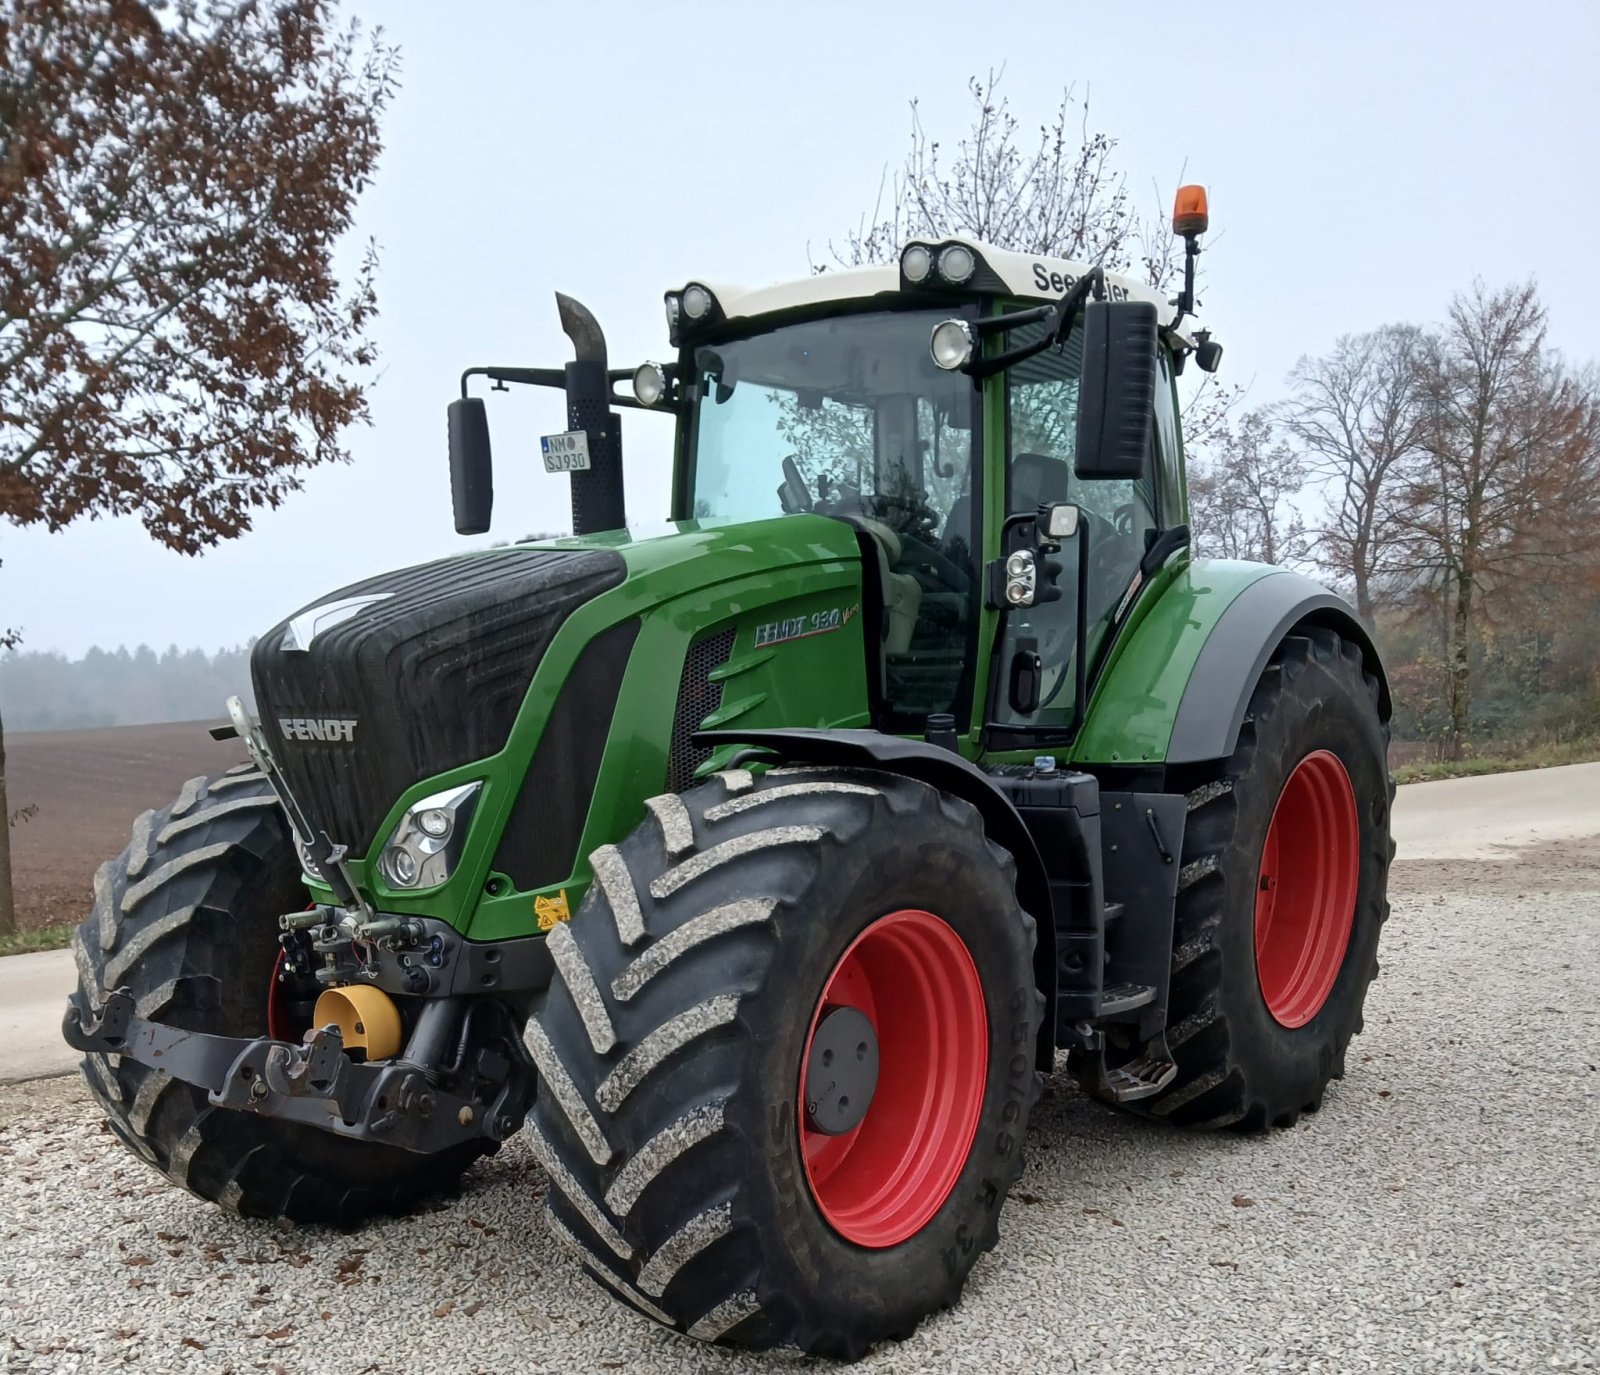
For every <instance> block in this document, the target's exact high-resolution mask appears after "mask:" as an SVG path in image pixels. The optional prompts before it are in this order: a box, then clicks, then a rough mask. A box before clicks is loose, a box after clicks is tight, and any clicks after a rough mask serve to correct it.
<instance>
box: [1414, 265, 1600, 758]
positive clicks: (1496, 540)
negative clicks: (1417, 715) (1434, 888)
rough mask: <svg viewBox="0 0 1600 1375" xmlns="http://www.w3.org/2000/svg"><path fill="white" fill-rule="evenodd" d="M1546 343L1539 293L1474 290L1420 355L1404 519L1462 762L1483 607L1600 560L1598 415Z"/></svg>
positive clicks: (1586, 382) (1504, 604) (1528, 286)
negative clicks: (1415, 449)
mask: <svg viewBox="0 0 1600 1375" xmlns="http://www.w3.org/2000/svg"><path fill="white" fill-rule="evenodd" d="M1544 340H1545V310H1544V306H1543V305H1542V303H1541V302H1540V300H1539V297H1538V292H1537V290H1536V288H1535V287H1534V285H1533V284H1532V283H1531V282H1530V283H1525V284H1523V285H1520V286H1511V287H1506V288H1503V289H1501V290H1498V291H1490V290H1489V289H1488V288H1487V287H1485V286H1484V284H1483V283H1482V282H1475V283H1474V284H1473V287H1472V289H1471V291H1469V292H1464V293H1460V294H1458V295H1457V296H1456V297H1455V299H1454V301H1453V302H1452V303H1451V307H1450V314H1449V318H1448V320H1447V322H1446V324H1445V327H1444V329H1443V331H1442V332H1441V333H1440V335H1439V336H1438V337H1437V338H1436V339H1432V340H1430V341H1429V342H1428V345H1427V347H1426V349H1425V351H1424V355H1423V370H1422V378H1423V396H1424V404H1425V406H1426V416H1425V428H1424V432H1423V437H1422V442H1423V445H1424V448H1425V450H1426V460H1425V463H1424V464H1423V465H1422V469H1421V471H1420V472H1419V473H1418V475H1417V476H1416V478H1415V480H1414V481H1413V482H1412V483H1411V485H1410V488H1409V491H1408V493H1407V505H1406V508H1405V510H1404V511H1403V512H1402V513H1401V514H1400V516H1399V517H1398V519H1399V520H1400V522H1401V524H1402V526H1403V528H1404V530H1405V535H1406V539H1407V542H1408V546H1409V553H1410V558H1411V567H1412V571H1413V575H1414V576H1415V577H1417V578H1418V579H1420V581H1421V583H1422V585H1423V586H1424V587H1426V588H1428V589H1429V590H1431V591H1432V593H1433V594H1434V595H1435V596H1436V597H1437V598H1438V599H1439V600H1440V602H1441V603H1442V606H1443V608H1444V609H1445V611H1446V614H1447V624H1448V626H1449V632H1448V634H1449V661H1450V728H1449V738H1448V742H1447V745H1448V749H1449V752H1450V753H1451V755H1452V756H1459V754H1460V752H1461V749H1462V746H1463V744H1464V742H1465V741H1466V739H1467V736H1468V734H1469V731H1470V728H1471V720H1472V717H1471V711H1472V663H1473V649H1474V647H1475V645H1476V643H1477V641H1478V638H1479V635H1480V633H1481V629H1482V626H1483V624H1484V621H1485V613H1486V609H1487V608H1486V602H1487V601H1488V600H1489V598H1488V597H1486V595H1485V594H1489V593H1492V594H1493V600H1494V601H1495V602H1496V603H1497V604H1498V605H1499V606H1500V607H1501V608H1502V609H1503V610H1504V609H1509V608H1511V607H1514V606H1515V605H1516V604H1517V603H1518V601H1519V593H1523V594H1526V592H1527V591H1529V590H1531V589H1539V588H1543V587H1545V586H1548V585H1549V584H1550V583H1551V582H1557V581H1562V580H1565V579H1568V578H1569V577H1576V576H1579V575H1581V573H1582V572H1583V571H1584V570H1585V564H1584V559H1583V556H1584V555H1592V554H1593V552H1594V550H1595V549H1596V548H1597V546H1600V528H1597V519H1600V403H1597V398H1596V392H1595V387H1594V381H1593V379H1592V378H1587V377H1581V376H1574V375H1572V374H1570V373H1569V372H1568V371H1567V370H1566V369H1565V368H1564V366H1563V365H1562V364H1561V362H1560V360H1559V359H1557V358H1554V357H1552V356H1551V355H1550V354H1549V353H1548V352H1547V351H1546V349H1545V343H1544Z"/></svg>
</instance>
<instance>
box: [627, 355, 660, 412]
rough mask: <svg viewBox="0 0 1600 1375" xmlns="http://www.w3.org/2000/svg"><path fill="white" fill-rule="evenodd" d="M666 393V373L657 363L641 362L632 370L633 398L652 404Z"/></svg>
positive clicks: (645, 404) (640, 402) (643, 403)
mask: <svg viewBox="0 0 1600 1375" xmlns="http://www.w3.org/2000/svg"><path fill="white" fill-rule="evenodd" d="M666 394H667V374H666V373H665V371H663V369H662V367H661V364H659V363H641V364H640V365H639V366H638V367H637V368H635V369H634V371H633V399H634V400H635V401H637V402H638V403H639V404H640V405H641V406H654V405H655V404H656V403H657V402H659V401H660V400H661V398H662V397H663V396H665V395H666Z"/></svg>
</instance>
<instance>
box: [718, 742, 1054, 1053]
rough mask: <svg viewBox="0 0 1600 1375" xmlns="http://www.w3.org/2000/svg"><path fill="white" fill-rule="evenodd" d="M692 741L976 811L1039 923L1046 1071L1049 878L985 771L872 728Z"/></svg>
mask: <svg viewBox="0 0 1600 1375" xmlns="http://www.w3.org/2000/svg"><path fill="white" fill-rule="evenodd" d="M694 742H695V744H697V745H711V746H714V747H720V746H724V745H750V746H753V747H756V748H759V749H763V750H770V751H771V752H772V753H773V754H775V755H777V756H778V757H779V758H780V759H781V760H783V761H784V762H794V761H800V762H804V763H808V764H833V765H839V766H852V765H853V766H855V767H857V768H869V769H882V770H884V771H885V772H886V773H898V774H903V775H904V776H905V777H907V778H915V779H918V780H919V781H920V782H923V783H927V784H930V785H931V786H933V787H935V788H938V789H940V790H941V791H943V792H948V793H954V794H955V795H956V796H957V797H960V798H962V799H964V800H965V801H967V802H970V803H971V804H972V805H973V806H974V807H976V808H977V809H978V815H979V816H981V817H982V818H983V827H984V831H985V832H986V833H987V834H988V836H989V838H990V839H991V840H993V841H994V842H995V844H997V845H1001V846H1003V847H1004V848H1005V849H1006V850H1008V851H1010V853H1011V856H1012V858H1013V859H1015V860H1016V862H1017V898H1018V900H1019V901H1020V902H1021V903H1022V905H1023V907H1024V908H1025V909H1026V910H1027V912H1028V914H1029V915H1030V916H1032V917H1033V919H1034V921H1035V922H1037V923H1038V928H1039V932H1038V940H1037V943H1036V944H1035V946H1034V952H1033V965H1034V973H1035V975H1036V977H1037V978H1038V981H1039V991H1040V992H1041V993H1042V994H1044V999H1045V1008H1046V1012H1045V1016H1044V1019H1043V1024H1042V1026H1041V1027H1040V1035H1039V1065H1040V1068H1041V1069H1047V1068H1048V1067H1049V1065H1050V1062H1051V1057H1052V1056H1053V1054H1054V1051H1055V1036H1054V1031H1055V1012H1054V1009H1055V1005H1056V923H1055V912H1054V908H1053V905H1052V903H1051V899H1050V881H1049V876H1048V873H1047V871H1046V870H1045V866H1044V860H1043V859H1041V858H1040V856H1039V847H1038V846H1037V845H1036V844H1035V843H1034V839H1033V836H1032V834H1031V833H1030V832H1029V830H1028V828H1027V825H1026V824H1025V823H1024V822H1023V820H1022V817H1021V816H1020V815H1019V814H1018V812H1017V809H1016V807H1014V806H1013V805H1012V803H1011V799H1010V798H1008V797H1007V796H1006V795H1005V794H1004V793H1003V792H1001V791H1000V789H999V788H998V787H997V786H996V785H995V782H994V780H993V779H992V778H990V777H989V775H988V774H986V773H985V772H984V771H983V770H982V769H980V768H978V767H977V765H975V764H971V763H968V762H967V760H965V759H963V758H962V757H961V756H960V755H959V754H956V753H955V752H954V751H952V750H947V749H944V748H943V747H942V746H939V745H930V744H928V743H927V742H926V741H923V740H908V739H905V738H904V737H902V736H898V735H884V734H881V733H880V732H878V731H874V730H748V731H700V732H698V733H697V734H696V735H695V737H694Z"/></svg>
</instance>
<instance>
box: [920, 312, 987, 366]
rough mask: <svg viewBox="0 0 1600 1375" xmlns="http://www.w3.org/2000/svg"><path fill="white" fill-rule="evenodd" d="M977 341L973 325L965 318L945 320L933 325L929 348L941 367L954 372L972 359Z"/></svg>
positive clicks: (934, 359)
mask: <svg viewBox="0 0 1600 1375" xmlns="http://www.w3.org/2000/svg"><path fill="white" fill-rule="evenodd" d="M975 342H976V341H975V340H974V338H973V333H972V326H971V325H969V324H968V323H967V322H966V321H965V320H943V321H941V322H940V323H939V324H937V325H935V326H934V327H933V334H932V335H931V336H930V337H929V339H928V350H929V352H931V353H932V354H933V361H934V362H935V363H936V364H938V366H939V367H941V368H943V369H944V370H945V371H946V372H954V371H955V370H956V369H957V368H959V367H962V366H964V365H965V364H966V363H967V362H968V360H970V359H971V357H972V351H973V347H974V344H975Z"/></svg>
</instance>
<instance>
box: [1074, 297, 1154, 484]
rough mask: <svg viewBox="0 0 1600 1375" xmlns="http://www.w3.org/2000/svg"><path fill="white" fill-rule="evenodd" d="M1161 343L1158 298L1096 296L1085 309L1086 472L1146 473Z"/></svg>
mask: <svg viewBox="0 0 1600 1375" xmlns="http://www.w3.org/2000/svg"><path fill="white" fill-rule="evenodd" d="M1158 347H1159V333H1158V325H1157V322H1156V308H1155V305H1154V304H1153V303H1151V302H1149V301H1091V302H1090V303H1089V305H1088V307H1087V308H1086V309H1085V310H1084V314H1083V375H1082V379H1081V381H1080V382H1079V385H1078V452H1077V459H1076V461H1075V462H1074V464H1073V469H1074V471H1075V472H1076V473H1077V475H1078V476H1079V477H1080V478H1083V479H1086V480H1092V479H1094V478H1136V477H1140V476H1142V475H1143V473H1144V470H1145V459H1146V455H1147V454H1148V453H1149V450H1150V427H1151V423H1152V416H1153V414H1154V410H1155V397H1156V350H1157V348H1158Z"/></svg>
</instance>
